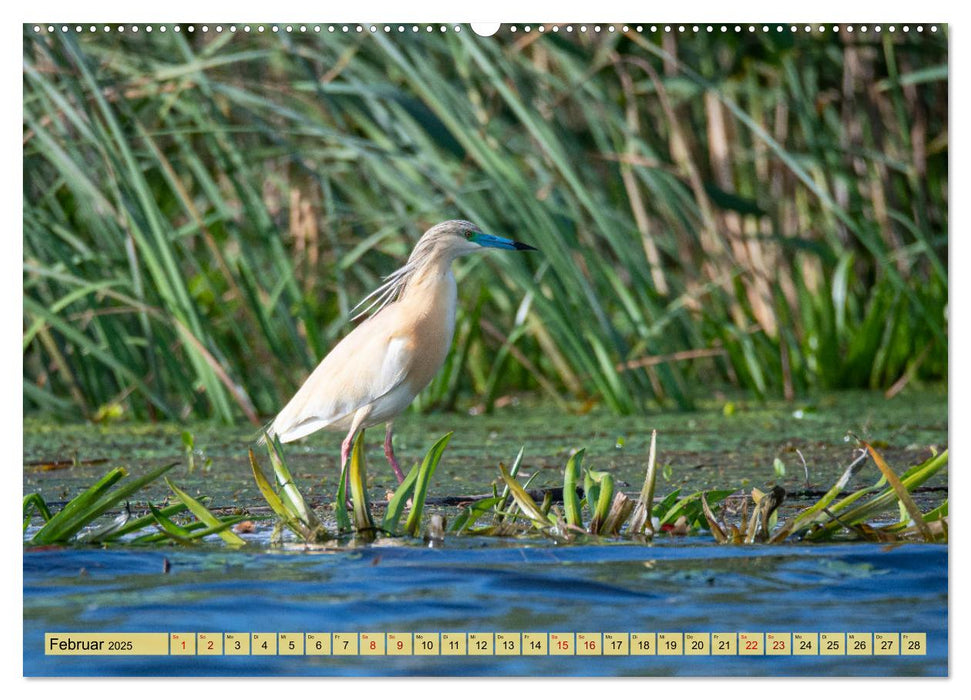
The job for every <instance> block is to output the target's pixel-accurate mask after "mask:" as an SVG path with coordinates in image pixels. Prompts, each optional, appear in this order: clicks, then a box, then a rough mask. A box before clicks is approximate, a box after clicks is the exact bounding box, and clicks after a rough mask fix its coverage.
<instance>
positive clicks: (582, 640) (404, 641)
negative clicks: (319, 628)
mask: <svg viewBox="0 0 971 700" xmlns="http://www.w3.org/2000/svg"><path fill="white" fill-rule="evenodd" d="M44 653H45V654H46V655H48V656H500V657H501V656H924V655H926V654H927V634H926V633H925V632H137V633H131V632H48V633H47V634H45V635H44Z"/></svg>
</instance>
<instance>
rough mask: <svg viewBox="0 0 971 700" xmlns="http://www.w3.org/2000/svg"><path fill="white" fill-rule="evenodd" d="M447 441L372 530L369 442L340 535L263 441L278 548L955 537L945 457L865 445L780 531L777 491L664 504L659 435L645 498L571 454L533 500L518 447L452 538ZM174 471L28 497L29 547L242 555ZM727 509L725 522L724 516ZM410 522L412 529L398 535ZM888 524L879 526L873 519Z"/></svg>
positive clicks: (351, 471)
mask: <svg viewBox="0 0 971 700" xmlns="http://www.w3.org/2000/svg"><path fill="white" fill-rule="evenodd" d="M451 437H452V434H451V433H448V434H446V435H444V436H442V437H441V438H439V439H438V440H437V441H436V442H435V443H434V444H433V445H432V446H431V448H429V450H428V451H427V453H426V454H425V456H424V458H423V460H422V461H421V463H420V464H419V463H416V464H415V465H414V466H413V467H412V468H411V469H410V470H409V472H408V473H407V475H406V477H405V479H404V481H403V482H402V483H401V484H400V485H399V486H398V487H397V489H396V490H395V492H394V493H393V494H392V495H391V497H390V498H389V499H388V502H387V504H386V506H385V509H384V516H383V518H382V519H381V521H380V525H377V524H376V521H375V517H374V513H373V510H374V507H373V506H372V504H371V503H370V502H369V498H368V489H367V470H366V461H365V452H364V437H363V432H362V434H361V435H359V436H358V438H357V439H356V440H355V442H354V445H353V449H352V450H351V456H350V459H349V460H348V464H347V465H345V468H346V470H347V474H346V478H345V474H344V473H342V474H341V476H340V479H339V482H338V484H339V486H338V489H337V493H336V500H335V502H334V504H333V512H334V515H335V520H336V523H335V524H336V528H335V531H333V532H332V531H330V530H328V528H327V527H326V526H325V524H324V522H323V521H322V520H321V519H320V517H319V516H318V515H317V514H316V513H315V512H314V509H313V508H312V507H311V506H310V505H309V504H308V503H307V501H306V500H305V499H304V497H303V495H302V494H301V493H300V490H299V488H298V486H297V484H296V482H295V480H294V478H293V475H292V474H291V472H290V469H289V468H288V466H287V464H286V459H285V457H284V454H283V449H282V446H281V445H280V443H279V441H278V440H267V441H266V449H267V453H268V456H269V459H270V464H271V465H272V469H273V480H272V481H271V480H270V479H268V478H267V476H266V475H265V474H264V472H263V470H262V468H261V467H260V465H259V461H258V460H257V458H256V455H255V454H254V452H253V451H252V450H250V452H249V458H250V465H251V468H252V471H253V477H254V479H255V481H256V484H257V486H258V487H259V490H260V493H261V494H262V496H263V498H264V500H265V501H266V503H267V504H268V506H269V507H270V509H271V510H272V512H273V513H274V514H275V515H276V533H275V535H274V537H273V538H271V539H272V540H279V534H280V533H281V532H282V530H283V529H284V528H286V529H289V530H290V531H291V532H292V533H293V534H294V535H295V536H296V537H297V539H298V540H299V541H302V542H305V543H308V544H327V545H329V546H340V545H341V544H342V543H346V542H347V541H348V539H351V540H352V543H367V542H371V541H374V540H375V539H376V538H378V537H404V538H416V537H418V536H419V535H424V537H425V538H426V539H431V540H436V541H437V540H441V539H443V538H444V537H445V536H446V533H448V534H449V535H450V536H494V537H508V536H517V537H522V536H530V535H542V536H546V537H549V538H552V539H554V540H556V541H558V542H571V541H577V540H582V539H585V538H591V537H592V538H596V537H601V538H602V537H610V538H618V537H619V538H626V539H630V540H636V541H647V540H650V539H652V538H656V537H658V536H661V535H662V534H672V535H688V534H694V535H697V534H701V533H704V532H710V533H711V536H712V537H713V538H714V539H715V540H716V541H717V542H720V543H726V544H752V543H767V544H778V543H781V542H784V541H787V540H790V539H799V540H802V541H807V542H816V541H825V540H834V539H841V540H852V539H857V540H865V541H874V542H897V541H909V540H922V541H925V542H946V541H947V539H948V502H947V499H945V500H944V501H943V502H942V503H941V504H939V505H937V506H936V507H934V508H932V509H931V510H929V511H927V512H926V513H922V512H921V511H920V509H919V508H918V506H917V505H916V503H915V502H914V500H913V498H912V496H911V493H912V492H913V491H914V489H916V488H917V487H919V486H920V485H921V484H923V483H925V482H927V481H928V480H929V479H930V478H932V477H933V476H934V475H936V474H938V473H939V472H940V471H941V470H942V469H944V468H945V467H946V466H947V463H948V451H947V450H944V451H943V452H940V453H936V452H935V454H933V455H932V456H931V457H930V458H929V459H927V460H925V461H923V462H921V463H920V464H917V465H914V466H912V467H910V468H909V469H907V470H906V471H905V472H903V474H901V475H899V476H898V475H897V474H896V472H895V471H894V470H893V469H892V468H891V467H890V466H889V465H888V464H887V462H886V461H885V460H884V458H883V456H882V455H881V454H880V453H879V452H878V451H877V450H876V449H875V448H874V446H873V445H872V444H870V443H866V442H862V441H861V448H860V451H859V454H858V456H857V458H856V459H854V460H853V462H852V463H851V464H850V465H849V466H848V467H847V468H846V469H845V471H844V472H843V474H842V476H841V477H840V478H839V479H838V480H837V481H836V483H835V484H833V486H832V487H831V488H830V489H829V490H828V491H827V492H826V493H825V494H823V495H822V496H821V497H820V498H818V499H817V500H816V501H815V502H814V503H812V504H810V505H809V506H806V507H804V508H801V509H800V510H798V512H796V513H794V514H792V515H790V516H789V517H787V518H786V519H785V520H782V521H781V522H780V520H779V508H780V506H782V505H783V504H784V502H785V499H786V492H785V490H784V489H783V488H782V487H781V486H774V487H773V488H771V489H770V490H768V491H762V490H760V489H752V490H751V492H750V493H743V492H738V491H734V490H729V489H724V490H705V491H697V492H694V493H691V494H688V495H682V494H681V489H678V488H675V489H673V490H671V491H670V492H669V493H668V494H667V495H665V496H664V497H663V498H656V497H655V489H656V475H657V472H658V468H657V459H656V457H657V434H656V432H653V433H652V435H651V444H650V450H649V453H648V459H647V465H646V474H645V479H644V485H643V487H642V489H641V491H640V493H639V495H638V496H637V498H636V499H632V498H631V497H629V496H628V495H627V494H625V493H624V492H623V491H622V490H620V489H619V488H618V487H617V484H616V482H615V480H614V477H613V476H612V475H611V474H610V473H609V472H606V471H601V470H596V469H592V468H590V467H589V466H585V465H584V464H583V460H584V456H585V453H584V451H583V450H577V451H575V452H574V453H573V454H572V455H571V456H570V458H569V460H568V461H567V464H566V467H565V469H564V474H563V486H562V488H561V489H549V488H547V489H530V486H531V482H532V480H533V478H535V474H534V475H533V476H532V477H530V478H528V479H526V480H525V481H521V480H520V477H519V474H520V471H521V468H522V466H523V455H524V450H523V449H520V451H519V453H518V454H517V456H516V458H515V460H514V461H513V463H512V465H511V466H510V467H509V468H508V469H507V468H506V466H505V465H504V464H502V463H500V464H499V467H498V471H499V478H498V480H497V481H496V482H494V485H493V493H492V495H491V496H487V497H484V498H474V499H470V502H468V503H466V504H465V505H464V506H463V507H462V508H461V509H460V511H459V513H458V514H457V515H456V516H455V518H454V520H453V522H452V523H451V526H449V527H448V528H447V529H446V527H445V525H446V524H445V522H444V519H443V518H442V516H440V515H438V514H435V513H432V514H430V515H427V514H426V513H425V510H426V508H425V505H426V502H427V495H428V489H429V485H430V482H431V479H432V477H433V475H434V474H435V470H436V469H437V467H438V465H439V463H440V462H441V460H442V458H443V455H444V452H445V449H446V447H447V446H448V443H449V440H450V439H451ZM871 460H872V462H873V464H875V465H876V467H877V468H878V470H879V471H880V474H881V475H880V478H879V480H877V481H876V482H875V483H874V484H872V485H870V486H866V487H863V488H859V489H857V490H854V491H850V492H848V493H847V492H846V488H847V486H848V485H849V483H850V481H851V479H852V478H853V477H855V476H856V475H857V474H859V472H860V471H861V470H862V469H863V467H864V466H865V465H866V464H867V463H869V461H871ZM173 466H175V465H174V464H170V465H166V466H164V467H160V468H158V469H155V470H152V471H150V472H148V473H147V474H145V475H143V476H141V477H139V478H137V479H132V480H130V481H127V482H125V483H123V484H121V485H119V486H118V488H115V489H114V490H112V489H111V487H112V486H114V485H115V484H116V483H118V482H119V481H120V480H121V479H122V478H123V477H124V476H125V475H126V471H125V470H124V469H123V468H116V469H113V470H111V471H109V472H108V473H107V474H106V475H105V476H104V477H102V478H101V479H100V480H98V481H97V482H96V483H95V484H94V485H92V486H91V487H90V488H88V489H86V490H85V491H84V492H83V493H81V494H80V495H78V496H76V497H75V498H74V499H72V500H71V501H70V502H68V503H67V504H66V505H64V506H63V507H62V508H61V509H60V510H59V511H58V512H57V513H52V512H51V509H50V507H49V506H48V504H47V503H46V502H45V501H44V499H43V498H41V496H40V495H39V494H36V493H35V494H30V495H28V496H26V497H25V498H24V502H23V517H24V531H25V532H26V530H27V527H28V526H29V523H30V522H31V520H32V518H34V517H39V518H40V519H41V520H42V521H43V523H44V524H43V525H42V526H41V527H40V528H39V529H38V530H37V531H36V532H35V533H34V534H33V535H32V536H31V538H30V540H29V544H31V545H45V544H63V543H107V542H119V541H125V542H126V543H132V544H152V543H160V542H176V543H179V544H193V543H196V542H199V541H201V540H202V539H203V538H206V537H208V536H210V535H218V536H219V537H220V538H221V539H222V540H223V541H224V542H225V544H227V545H231V546H240V545H243V544H245V540H244V539H243V538H242V537H240V536H239V535H238V534H237V533H235V532H233V531H232V530H231V529H230V528H232V527H233V526H234V525H235V524H237V523H239V522H240V521H242V520H244V519H247V518H248V517H251V516H247V515H243V514H238V515H231V516H222V517H219V516H216V515H214V514H213V513H212V512H210V511H209V510H208V509H207V508H206V506H205V505H203V502H202V501H203V500H205V499H196V498H193V497H192V496H190V495H189V494H188V493H186V492H185V491H184V490H182V489H181V488H179V487H178V486H177V485H176V484H175V483H173V481H172V480H171V479H169V478H168V477H166V476H165V475H166V473H167V472H168V471H169V470H170V469H171V468H172V467H173ZM160 479H164V481H165V483H166V484H167V486H168V487H169V490H170V491H171V492H172V494H173V497H174V498H175V500H176V501H177V502H176V503H173V504H170V505H167V506H164V507H156V506H155V505H154V504H152V503H147V508H148V510H149V512H148V513H147V514H146V515H143V516H140V517H133V516H132V512H131V508H130V506H129V503H128V502H129V499H131V497H132V496H134V495H135V493H136V492H138V491H139V490H141V489H143V488H144V487H146V486H148V485H149V484H152V483H154V482H156V481H158V480H160ZM345 485H347V486H349V493H347V492H346V491H345ZM500 485H501V486H502V490H501V491H500V489H499V486H500ZM348 502H349V503H350V507H351V512H350V513H349V512H348ZM719 506H720V512H716V509H719ZM895 510H896V511H898V512H899V514H900V515H899V518H898V519H897V520H895V521H893V522H889V523H887V522H885V520H886V515H887V513H888V512H893V511H895ZM109 511H119V514H118V515H117V516H116V517H114V518H113V519H112V520H111V521H110V522H108V523H106V524H104V525H101V526H96V521H97V520H98V518H100V517H102V516H103V515H105V514H107V513H108V512H109ZM406 511H407V516H405V512H406ZM185 515H189V516H194V518H195V519H194V520H189V521H185V519H184V517H182V518H181V519H182V522H176V520H175V519H174V518H175V517H176V516H185ZM402 518H404V520H405V522H404V524H403V525H402V522H401V521H402ZM881 520H882V521H883V522H878V521H881ZM122 538H125V539H124V540H122Z"/></svg>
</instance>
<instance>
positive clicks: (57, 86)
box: [23, 26, 948, 421]
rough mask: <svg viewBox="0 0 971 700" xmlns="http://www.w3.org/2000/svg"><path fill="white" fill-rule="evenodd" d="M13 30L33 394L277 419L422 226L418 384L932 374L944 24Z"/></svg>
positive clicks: (453, 389)
mask: <svg viewBox="0 0 971 700" xmlns="http://www.w3.org/2000/svg"><path fill="white" fill-rule="evenodd" d="M771 29H772V31H770V32H768V33H767V34H763V33H762V32H755V33H748V32H744V31H743V32H742V33H741V34H735V33H734V32H732V31H729V32H728V33H726V34H722V33H720V32H719V31H718V30H717V29H716V31H715V32H713V33H712V34H708V33H706V32H705V31H704V30H702V31H701V32H699V33H697V34H695V33H691V32H689V33H688V34H686V35H678V34H676V33H670V34H664V33H655V34H651V33H650V32H645V33H643V34H637V33H636V32H628V33H623V32H621V31H619V30H618V31H615V32H608V31H607V29H606V27H604V29H603V31H601V32H599V33H594V32H590V31H588V32H587V33H586V34H583V35H581V34H580V33H579V32H576V31H574V32H572V33H567V32H566V31H565V30H561V31H559V32H558V33H553V32H552V31H547V32H545V33H544V34H540V33H539V32H537V31H535V29H534V30H533V31H532V32H531V33H529V34H526V33H524V32H523V31H522V30H520V31H519V32H517V33H512V32H510V31H508V29H504V30H503V31H502V32H500V34H499V35H497V36H496V37H492V38H488V39H484V38H481V37H476V36H475V35H474V34H472V33H471V32H470V31H468V30H467V29H466V30H465V31H462V32H460V33H455V32H448V33H445V34H442V33H440V32H439V31H438V27H437V26H436V27H435V28H434V31H432V32H426V31H425V27H424V26H422V27H420V31H418V32H417V33H413V32H410V31H409V32H406V33H405V34H404V35H398V34H397V32H393V33H391V34H385V33H384V32H382V31H378V32H377V33H375V34H371V33H369V32H367V31H364V32H362V33H356V32H353V31H352V32H350V33H349V34H347V35H342V34H341V33H340V32H339V31H338V32H336V33H334V34H331V33H328V32H327V30H326V27H324V28H323V31H322V32H321V33H319V34H318V33H315V32H314V31H313V30H312V29H311V30H309V31H307V32H306V33H303V34H301V33H300V32H299V31H295V32H294V33H292V34H288V33H286V32H284V31H282V30H281V31H280V32H277V33H272V32H270V31H266V32H264V33H262V34H259V33H257V32H255V31H254V32H251V33H249V34H244V33H243V32H241V31H240V32H237V33H235V34H231V33H228V32H224V33H222V34H217V33H216V32H214V31H212V30H211V29H210V31H209V32H208V33H205V34H204V33H202V32H200V31H196V32H194V33H189V32H187V31H182V32H179V33H176V32H173V31H171V28H170V30H169V31H168V32H166V33H164V34H162V33H160V32H159V31H157V30H156V31H155V32H154V33H152V34H148V33H146V32H144V31H143V32H140V33H138V34H132V33H131V32H130V31H128V32H125V33H124V34H121V33H119V32H117V31H112V32H110V33H104V32H101V31H99V32H97V33H94V34H91V33H88V32H86V31H85V32H82V33H81V34H76V33H75V32H73V30H72V31H70V32H68V33H62V32H61V31H60V30H59V29H58V30H57V31H55V32H54V33H53V34H48V33H47V32H46V30H45V31H43V32H41V33H40V34H35V33H34V32H33V30H32V28H30V27H27V28H25V35H24V134H23V140H24V211H23V215H24V340H23V343H24V409H25V411H28V412H35V411H37V412H44V413H46V414H48V415H56V416H63V417H66V418H78V417H82V416H83V417H87V418H92V419H101V418H106V417H109V416H112V415H117V414H119V413H121V414H122V415H126V416H132V417H136V418H140V419H145V418H168V419H185V418H190V417H192V418H199V417H210V416H211V417H216V418H219V419H222V420H224V421H234V420H238V419H239V418H241V417H243V416H246V417H248V418H250V419H251V420H254V421H256V420H258V418H259V417H260V416H266V415H270V414H273V413H274V412H275V411H276V410H278V408H279V407H280V406H281V405H282V404H283V402H284V401H285V400H286V399H287V398H288V397H289V396H290V395H291V393H292V392H293V391H294V389H295V388H296V387H297V386H298V385H299V383H300V382H301V381H302V380H303V379H304V377H305V376H306V375H307V373H308V372H309V371H310V370H311V369H312V368H313V366H314V365H315V364H316V362H317V361H318V360H319V359H320V358H321V357H323V355H324V354H326V352H327V350H328V349H329V348H330V347H331V346H332V345H333V344H334V343H335V342H336V340H337V339H338V338H339V337H340V336H341V335H342V334H344V333H346V332H347V330H348V328H349V325H348V321H347V312H348V310H349V309H350V307H352V306H353V305H354V304H355V303H356V302H357V300H359V299H360V298H361V297H363V296H364V295H365V294H366V293H367V292H368V291H370V290H371V289H372V288H373V287H374V286H376V285H377V284H378V282H379V280H380V278H381V277H382V276H383V275H385V274H387V273H389V272H391V271H392V270H393V269H394V268H395V267H397V266H398V265H399V264H400V263H401V262H402V261H403V260H404V259H405V257H406V256H407V254H408V252H409V251H410V249H411V246H412V245H413V244H414V242H415V240H417V238H418V237H419V236H420V235H421V233H422V232H423V231H424V230H425V229H426V228H427V227H428V226H430V225H431V224H434V223H436V222H438V221H440V220H443V219H447V218H456V217H461V218H468V219H471V220H473V221H475V222H477V223H478V224H479V225H480V226H481V227H482V228H483V229H484V230H486V231H488V232H490V233H495V234H498V235H506V236H512V237H515V238H517V239H520V240H524V241H527V242H529V243H532V244H534V245H536V246H537V247H538V248H540V249H541V251H542V254H541V255H531V256H511V255H503V254H501V253H493V254H490V255H488V256H481V257H480V258H478V259H476V260H468V261H467V262H465V263H463V264H461V265H460V266H459V268H458V270H459V285H460V298H461V310H460V312H459V318H458V324H457V329H456V339H455V344H454V347H453V352H452V354H451V355H450V358H449V360H448V362H447V364H446V367H445V369H444V370H443V371H442V373H441V374H440V375H439V377H438V378H437V379H436V380H435V382H434V383H433V384H432V386H431V387H430V388H429V389H428V390H427V391H426V392H425V393H424V394H423V395H422V397H421V401H420V404H421V406H422V407H424V408H428V407H433V406H435V407H445V408H448V407H454V406H455V405H456V402H463V401H464V402H467V401H477V402H484V405H485V407H487V408H489V407H491V406H493V405H494V403H495V402H496V401H497V400H499V399H500V398H501V397H503V396H505V395H507V394H508V393H510V392H518V391H528V392H536V393H539V394H542V395H543V396H546V397H548V398H550V399H552V400H554V401H556V402H557V403H559V404H561V405H563V406H569V407H573V408H576V407H583V406H588V405H590V403H592V402H601V403H603V404H605V405H606V406H607V407H609V408H610V409H611V410H613V411H615V412H620V413H628V412H635V411H639V410H643V409H645V408H651V407H652V406H656V405H658V404H661V405H676V406H680V407H690V406H691V405H692V403H693V401H695V400H697V399H698V398H702V397H706V396H708V395H709V394H710V393H711V391H712V387H713V386H719V387H737V388H739V389H742V390H746V391H750V392H753V393H754V394H756V395H759V396H794V395H800V394H803V393H807V392H810V391H815V390H820V389H831V388H847V387H869V388H873V389H881V390H887V389H890V390H891V391H896V390H897V389H898V388H899V387H900V386H902V384H903V383H904V382H918V381H940V380H946V378H947V342H948V341H947V332H948V331H947V318H946V305H947V234H948V230H947V186H948V181H947V152H948V124H947V116H948V109H947V31H946V28H944V27H942V28H939V30H938V31H937V32H936V33H931V32H930V31H926V30H925V31H924V32H923V33H920V34H918V33H917V32H914V31H911V32H910V33H907V34H904V33H903V32H902V31H899V30H898V31H897V32H895V33H893V34H891V33H889V32H888V31H886V30H884V31H883V32H881V33H876V32H873V31H872V30H871V31H870V32H868V33H865V34H864V33H862V32H860V31H859V30H857V31H856V32H853V33H849V32H847V31H845V29H844V31H840V32H838V33H834V32H833V31H832V27H831V26H830V27H827V31H825V32H818V31H815V30H814V31H812V32H811V33H809V34H807V33H806V32H804V31H803V30H802V28H801V27H800V29H799V31H798V32H796V33H793V32H791V31H790V30H789V27H788V26H786V27H784V30H783V31H781V32H776V31H775V27H774V26H773V27H772V28H771Z"/></svg>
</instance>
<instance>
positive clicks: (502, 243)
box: [472, 233, 536, 250]
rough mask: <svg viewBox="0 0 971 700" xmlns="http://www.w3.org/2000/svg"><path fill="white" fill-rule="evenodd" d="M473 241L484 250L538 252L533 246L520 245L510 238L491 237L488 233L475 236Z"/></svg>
mask: <svg viewBox="0 0 971 700" xmlns="http://www.w3.org/2000/svg"><path fill="white" fill-rule="evenodd" d="M472 240H473V241H475V242H476V243H478V244H479V245H480V246H482V247H483V248H500V249H502V250H536V248H534V247H533V246H531V245H527V244H525V243H520V242H519V241H513V240H510V239H508V238H500V237H499V236H491V235H489V234H488V233H477V234H475V236H473V238H472Z"/></svg>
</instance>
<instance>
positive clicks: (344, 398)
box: [270, 307, 414, 442]
mask: <svg viewBox="0 0 971 700" xmlns="http://www.w3.org/2000/svg"><path fill="white" fill-rule="evenodd" d="M394 312H395V309H394V308H392V307H389V308H387V309H385V310H384V311H383V313H381V314H379V315H377V316H373V317H371V318H370V319H368V320H367V321H365V322H364V323H362V324H361V325H359V326H358V327H357V328H355V329H354V330H353V331H352V332H351V333H350V334H348V335H347V337H345V338H344V339H343V340H342V341H341V342H340V343H338V344H337V346H336V347H334V349H333V350H331V351H330V353H329V354H328V355H327V356H326V357H325V358H324V359H323V360H322V361H321V362H320V364H319V365H318V366H317V369H315V370H314V371H313V373H312V374H311V375H310V377H309V378H308V379H307V381H306V382H304V384H303V386H301V387H300V389H299V390H298V391H297V393H296V394H295V395H294V397H293V398H292V399H291V400H290V403H288V404H287V405H286V406H285V407H284V408H283V410H282V411H280V414H279V415H278V416H277V417H276V419H275V420H274V421H273V424H272V426H271V428H270V435H271V436H272V435H279V437H280V441H281V442H290V441H291V440H296V439H298V438H300V437H303V436H304V435H309V434H310V433H312V432H315V431H317V430H320V429H321V428H326V427H328V426H329V425H332V424H334V423H336V422H337V421H340V420H341V419H342V418H344V417H346V416H349V415H351V414H353V413H355V412H356V411H357V410H358V409H360V408H362V407H364V406H366V405H368V404H370V403H373V402H374V401H376V400H377V399H379V398H381V397H383V396H384V395H385V394H387V393H388V392H390V391H393V390H394V389H396V388H397V387H398V386H399V385H400V384H401V383H402V382H403V381H404V380H405V379H406V378H407V376H408V370H409V368H410V367H411V364H412V362H413V361H414V344H413V343H412V342H411V338H410V337H409V336H408V335H405V334H395V333H394V329H395V328H396V327H397V326H396V324H395V321H396V318H395V317H396V314H395V313H394Z"/></svg>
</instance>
